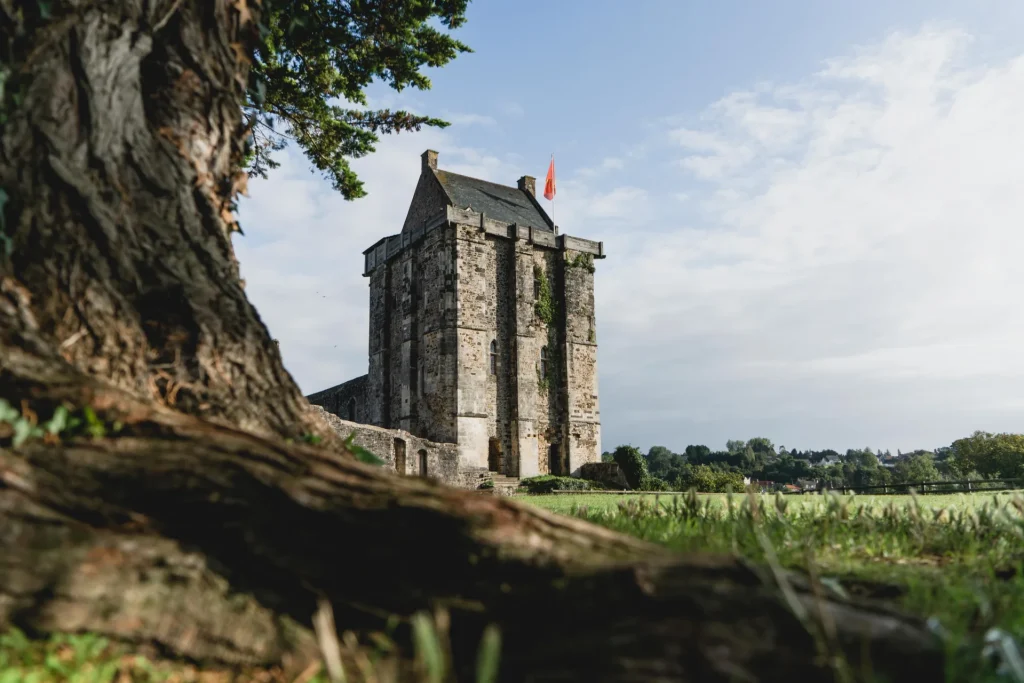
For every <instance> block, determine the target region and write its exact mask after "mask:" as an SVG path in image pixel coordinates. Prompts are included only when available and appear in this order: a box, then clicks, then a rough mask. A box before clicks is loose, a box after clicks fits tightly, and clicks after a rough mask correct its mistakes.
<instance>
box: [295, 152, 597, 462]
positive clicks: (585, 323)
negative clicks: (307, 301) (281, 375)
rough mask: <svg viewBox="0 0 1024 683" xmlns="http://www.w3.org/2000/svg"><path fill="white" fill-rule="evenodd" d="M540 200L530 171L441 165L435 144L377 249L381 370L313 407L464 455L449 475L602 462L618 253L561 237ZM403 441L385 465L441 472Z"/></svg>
mask: <svg viewBox="0 0 1024 683" xmlns="http://www.w3.org/2000/svg"><path fill="white" fill-rule="evenodd" d="M535 194H536V190H535V180H534V178H531V177H529V176H524V177H522V178H520V179H519V182H518V185H517V186H516V187H511V186H505V185H498V184H495V183H490V182H486V181H483V180H478V179H476V178H470V177H467V176H463V175H458V174H455V173H450V172H448V171H444V170H441V169H438V167H437V152H434V151H431V150H428V151H426V152H424V153H423V157H422V168H421V173H420V178H419V182H418V183H417V185H416V191H415V194H414V195H413V198H412V203H411V205H410V206H409V212H408V214H407V216H406V219H405V224H404V225H403V226H402V231H401V233H399V234H397V235H391V236H389V237H385V238H383V239H381V240H380V241H379V242H377V243H376V244H374V245H373V246H372V247H370V248H369V249H367V250H366V251H365V252H363V253H364V256H365V264H364V268H363V275H364V276H365V277H367V278H369V284H370V339H369V372H368V373H367V374H366V375H363V376H362V377H358V378H356V379H353V380H351V381H349V382H346V383H344V384H341V385H338V386H336V387H333V388H331V389H327V390H324V391H321V392H318V393H316V394H313V395H311V396H309V400H310V402H311V403H313V404H315V405H319V406H322V407H323V408H324V409H325V410H327V411H328V412H330V413H333V414H335V415H337V416H338V417H339V418H341V419H342V420H345V421H347V422H351V423H362V424H367V425H375V426H376V427H383V428H386V429H392V430H401V431H402V433H405V434H406V435H412V436H414V437H416V438H419V439H423V440H426V441H428V442H433V443H435V444H438V445H445V446H446V447H447V450H446V451H445V452H449V453H451V454H452V455H451V456H450V457H452V458H454V457H457V463H454V464H453V463H447V464H446V469H447V470H448V471H454V470H456V469H457V470H459V471H463V472H465V471H490V472H494V473H498V474H503V475H505V476H507V477H530V476H535V475H538V474H547V473H551V474H578V472H579V469H580V467H581V466H582V465H584V464H586V463H590V462H599V461H600V453H601V443H600V442H601V432H600V429H601V428H600V412H599V410H598V398H597V332H596V322H595V319H594V263H595V259H601V258H604V248H603V244H602V243H599V242H593V241H590V240H585V239H580V238H577V237H571V236H569V235H559V234H558V228H557V226H555V225H554V223H553V222H552V220H551V219H550V218H549V217H548V215H547V213H545V211H544V209H543V208H542V207H541V206H540V204H539V203H538V202H537V199H536V196H535ZM399 441H402V444H401V451H402V452H401V453H398V452H397V451H398V449H399V445H398V442H399ZM395 443H396V446H395V452H393V453H390V454H384V455H383V457H384V458H385V460H387V461H388V462H389V463H391V464H392V465H393V466H395V467H396V468H397V469H398V470H399V471H401V472H403V473H410V474H413V473H420V474H432V473H431V472H430V471H429V465H428V461H427V451H426V450H420V451H419V457H420V460H421V462H419V463H418V464H414V463H413V462H412V461H413V460H414V458H411V457H410V458H408V459H407V458H406V454H405V452H404V450H405V442H404V441H403V440H402V439H398V438H396V439H395ZM452 445H454V446H453V447H452ZM442 450H444V449H442ZM455 454H457V456H456V455H455ZM388 456H390V457H388ZM485 468H486V469H485ZM449 478H450V477H449Z"/></svg>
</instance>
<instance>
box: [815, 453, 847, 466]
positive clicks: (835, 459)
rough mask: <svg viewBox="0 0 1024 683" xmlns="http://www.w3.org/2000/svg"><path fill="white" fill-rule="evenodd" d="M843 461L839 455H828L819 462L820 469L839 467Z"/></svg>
mask: <svg viewBox="0 0 1024 683" xmlns="http://www.w3.org/2000/svg"><path fill="white" fill-rule="evenodd" d="M841 462H842V460H841V459H840V458H839V456H838V455H827V456H825V457H824V458H822V459H821V461H820V462H818V465H819V466H820V467H831V466H832V465H838V464H839V463H841Z"/></svg>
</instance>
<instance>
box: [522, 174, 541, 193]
mask: <svg viewBox="0 0 1024 683" xmlns="http://www.w3.org/2000/svg"><path fill="white" fill-rule="evenodd" d="M519 189H520V190H522V191H523V192H526V193H527V194H529V195H530V196H531V197H536V196H537V179H536V178H534V177H533V176H529V175H524V176H523V177H522V178H520V179H519Z"/></svg>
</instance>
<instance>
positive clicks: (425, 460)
mask: <svg viewBox="0 0 1024 683" xmlns="http://www.w3.org/2000/svg"><path fill="white" fill-rule="evenodd" d="M313 410H322V408H320V407H319V406H313ZM322 416H323V417H324V418H325V419H326V420H327V422H328V424H330V425H331V428H333V429H334V431H335V433H337V434H338V436H340V437H341V438H343V439H347V438H348V437H349V436H350V435H352V434H353V433H354V434H355V436H354V437H353V439H352V442H353V443H355V444H356V445H359V446H362V447H363V448H365V449H366V450H368V451H370V452H371V453H373V454H374V455H376V456H377V457H378V458H380V459H381V460H383V461H384V467H386V468H388V469H390V470H391V471H393V472H397V473H399V474H401V475H403V476H420V477H429V478H432V479H437V480H438V481H441V482H444V483H445V484H448V485H449V486H464V485H465V484H466V482H467V478H466V477H464V476H462V473H461V472H460V470H459V454H458V447H457V446H456V445H455V444H453V443H436V442H433V441H428V440H427V439H422V438H420V437H418V436H415V435H413V434H410V433H409V432H407V431H404V430H401V429H384V428H382V427H375V426H371V425H365V424H358V423H355V422H350V421H348V420H342V419H341V418H339V417H338V416H337V415H333V414H330V413H322Z"/></svg>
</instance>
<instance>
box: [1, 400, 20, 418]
mask: <svg viewBox="0 0 1024 683" xmlns="http://www.w3.org/2000/svg"><path fill="white" fill-rule="evenodd" d="M19 417H21V412H19V411H18V409H17V408H15V407H14V406H12V405H11V404H10V403H8V402H7V400H6V399H2V398H0V422H14V421H15V420H17V419H18V418H19Z"/></svg>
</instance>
